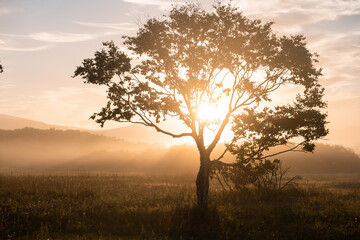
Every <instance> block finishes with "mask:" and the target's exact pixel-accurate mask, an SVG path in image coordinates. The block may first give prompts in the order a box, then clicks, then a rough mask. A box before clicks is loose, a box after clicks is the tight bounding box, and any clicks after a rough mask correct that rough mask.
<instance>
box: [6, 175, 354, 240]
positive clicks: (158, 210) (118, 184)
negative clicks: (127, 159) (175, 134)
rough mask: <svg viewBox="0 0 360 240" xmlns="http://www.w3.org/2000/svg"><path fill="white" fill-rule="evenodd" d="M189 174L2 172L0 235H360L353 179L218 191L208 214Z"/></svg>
mask: <svg viewBox="0 0 360 240" xmlns="http://www.w3.org/2000/svg"><path fill="white" fill-rule="evenodd" d="M194 179H195V176H192V175H171V176H170V175H168V176H164V175H140V174H139V175H135V174H122V175H115V174H114V175H113V174H86V175H85V174H83V175H81V174H66V175H54V174H38V175H36V174H33V175H25V174H2V175H0V239H360V191H359V189H360V179H358V178H353V177H350V178H343V177H332V176H322V177H314V176H308V177H304V178H303V180H301V181H300V183H299V187H297V188H294V189H290V190H286V191H282V192H271V193H269V194H267V195H266V196H262V195H259V194H258V193H257V192H255V191H249V192H242V193H239V192H223V191H221V190H220V189H219V188H218V187H217V186H216V184H215V182H214V184H212V188H211V192H210V207H209V210H208V212H207V213H203V212H199V211H198V210H197V209H196V208H195V207H194V206H195V200H196V199H195V188H194Z"/></svg>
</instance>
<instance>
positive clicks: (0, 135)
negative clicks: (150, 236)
mask: <svg viewBox="0 0 360 240" xmlns="http://www.w3.org/2000/svg"><path fill="white" fill-rule="evenodd" d="M221 148H223V146H220V147H219V148H218V149H217V152H215V154H214V155H213V156H212V157H213V158H215V157H217V156H219V155H220V154H221V152H222V149H221ZM198 157H199V155H198V152H197V150H196V147H195V146H193V145H189V144H188V145H177V146H172V147H170V148H161V147H159V145H151V144H146V143H141V142H132V141H124V140H120V139H116V138H111V137H106V136H101V135H95V134H91V133H87V132H81V131H78V130H66V131H65V130H56V129H48V130H40V129H32V128H24V129H17V130H0V168H2V169H22V170H31V169H33V170H34V169H35V170H61V171H64V170H70V171H123V172H144V171H146V172H148V171H151V172H163V173H172V172H175V173H176V172H192V173H194V172H196V171H197V169H198V167H199V160H198ZM230 158H231V155H230V156H229V155H228V156H226V158H225V160H229V159H230ZM279 158H280V159H281V160H283V162H284V165H285V167H287V166H290V167H291V173H294V174H295V173H296V174H307V173H309V174H337V173H358V172H360V158H359V156H358V155H356V154H355V153H354V152H353V151H351V150H350V149H347V148H344V147H342V146H336V145H335V146H334V145H326V144H318V145H317V148H316V150H315V153H314V154H311V153H307V154H305V153H298V152H293V153H287V154H284V155H281V156H280V157H279Z"/></svg>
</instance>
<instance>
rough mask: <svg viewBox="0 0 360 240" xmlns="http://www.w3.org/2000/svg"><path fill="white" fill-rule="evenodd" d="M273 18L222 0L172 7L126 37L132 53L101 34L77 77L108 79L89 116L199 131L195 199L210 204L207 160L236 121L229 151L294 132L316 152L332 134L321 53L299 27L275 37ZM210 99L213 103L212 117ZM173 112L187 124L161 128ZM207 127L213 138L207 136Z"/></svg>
mask: <svg viewBox="0 0 360 240" xmlns="http://www.w3.org/2000/svg"><path fill="white" fill-rule="evenodd" d="M271 26H272V23H270V22H267V23H262V22H261V21H260V20H250V19H248V18H246V17H245V16H244V15H243V14H242V13H241V12H240V11H239V10H238V9H237V8H235V7H232V6H231V5H222V4H217V5H215V6H214V7H213V10H212V11H205V10H203V9H201V8H200V7H199V6H198V5H194V4H185V5H181V6H176V7H174V8H173V9H172V10H171V11H170V12H169V13H168V14H167V15H165V16H163V17H162V18H151V19H149V20H148V21H147V22H146V23H145V24H144V25H143V26H142V27H140V28H139V30H138V32H137V34H136V35H135V36H125V37H124V39H125V41H124V45H125V46H126V47H127V50H128V51H126V53H125V52H122V51H120V49H119V47H117V46H116V45H115V44H114V42H105V43H104V44H103V45H104V48H103V49H101V50H100V51H97V52H95V57H94V58H89V59H85V60H84V61H83V63H82V65H81V66H78V67H77V68H76V71H75V74H74V76H80V77H82V78H83V79H84V81H85V82H86V83H91V84H99V85H105V86H107V87H108V90H107V93H108V95H107V98H108V103H107V105H106V106H105V107H104V108H102V110H101V111H100V112H99V113H95V114H94V115H93V116H92V118H93V119H94V120H95V121H96V122H98V123H100V124H101V126H103V125H104V123H105V122H106V121H108V120H115V121H118V122H127V123H129V122H130V123H136V124H142V125H145V126H148V127H151V128H154V129H156V130H157V131H158V132H161V133H163V134H166V135H169V136H171V137H173V138H182V137H190V138H193V139H194V141H195V143H196V146H197V149H198V150H199V154H200V169H199V172H198V175H197V179H196V187H197V203H198V206H199V207H201V208H206V207H207V199H208V189H209V174H210V169H211V166H212V165H213V164H214V163H217V164H219V163H220V162H221V157H222V156H223V155H222V156H220V157H218V156H216V158H213V156H211V153H212V152H213V150H214V148H215V146H216V145H217V144H218V143H219V140H220V137H221V136H222V134H223V133H224V129H225V127H226V126H227V125H228V124H229V123H230V122H231V121H233V122H234V127H233V130H234V133H235V135H234V136H235V137H234V139H233V141H232V143H231V144H229V145H228V150H230V152H233V153H235V154H237V155H238V158H239V159H240V158H246V159H247V158H252V157H258V158H259V155H256V153H260V152H262V151H264V150H266V149H269V148H270V147H272V146H276V145H280V144H286V143H288V142H290V141H292V142H295V141H299V143H298V144H297V145H298V146H302V147H303V149H304V150H307V151H312V150H313V143H314V140H316V139H318V138H320V137H322V136H325V135H326V134H327V130H326V129H325V127H324V125H325V117H326V114H323V113H321V112H320V110H321V108H324V107H325V105H326V104H325V103H324V102H323V101H322V96H323V89H322V87H321V86H320V84H319V82H318V77H319V76H320V75H321V71H320V70H319V69H316V67H315V66H314V62H316V59H315V58H316V54H312V53H310V52H309V50H308V49H307V48H306V42H305V38H304V37H303V36H301V35H296V36H290V37H286V36H281V37H277V36H276V35H275V34H274V33H273V32H272V29H271ZM292 85H298V87H297V88H294V87H292V88H291V90H292V91H294V90H298V91H299V92H300V93H299V94H298V95H297V96H296V98H295V99H294V101H293V102H292V103H289V104H287V105H285V106H276V107H275V106H272V105H271V104H266V103H267V102H270V101H271V99H272V97H273V96H274V94H273V92H274V91H276V90H278V89H280V88H286V87H289V86H292ZM289 101H290V100H288V102H289ZM263 103H265V104H263ZM265 106H267V107H265ZM206 107H207V108H208V110H209V109H211V111H214V112H215V114H212V115H211V116H212V117H208V115H207V113H204V109H206ZM217 111H218V112H217ZM167 119H176V120H177V121H179V122H181V124H182V125H184V126H186V127H187V129H188V131H185V132H177V131H176V130H178V129H164V128H163V127H162V125H161V124H160V123H161V122H163V121H165V120H167ZM159 124H160V125H159ZM209 130H210V131H212V132H213V135H212V139H206V141H205V137H204V134H205V133H206V131H209ZM299 139H300V140H299ZM261 156H263V155H261ZM211 159H213V160H211Z"/></svg>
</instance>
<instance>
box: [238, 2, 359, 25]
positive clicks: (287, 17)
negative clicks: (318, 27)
mask: <svg viewBox="0 0 360 240" xmlns="http://www.w3.org/2000/svg"><path fill="white" fill-rule="evenodd" d="M234 5H236V6H237V7H239V8H240V10H242V11H244V13H245V15H248V16H250V17H255V18H261V19H264V18H265V19H266V20H270V21H275V22H276V27H278V28H279V29H280V30H281V31H284V32H294V30H296V31H297V32H299V31H302V30H303V27H304V26H306V25H309V24H315V23H318V22H321V21H333V20H336V19H338V18H339V17H341V16H349V15H355V14H359V13H360V0H353V1H347V0H328V1H318V0H304V1H301V2H296V4H294V2H293V1H290V0H268V1H253V0H243V1H241V2H235V3H234Z"/></svg>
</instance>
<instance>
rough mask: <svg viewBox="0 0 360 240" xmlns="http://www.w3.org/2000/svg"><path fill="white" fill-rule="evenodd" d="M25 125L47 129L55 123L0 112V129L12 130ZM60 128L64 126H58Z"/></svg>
mask: <svg viewBox="0 0 360 240" xmlns="http://www.w3.org/2000/svg"><path fill="white" fill-rule="evenodd" d="M25 127H32V128H38V129H49V128H53V127H55V125H49V124H46V123H43V122H40V121H34V120H29V119H26V118H21V117H13V116H10V115H6V114H0V129H5V130H13V129H19V128H25ZM58 127H59V128H60V129H64V127H61V126H58Z"/></svg>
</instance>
